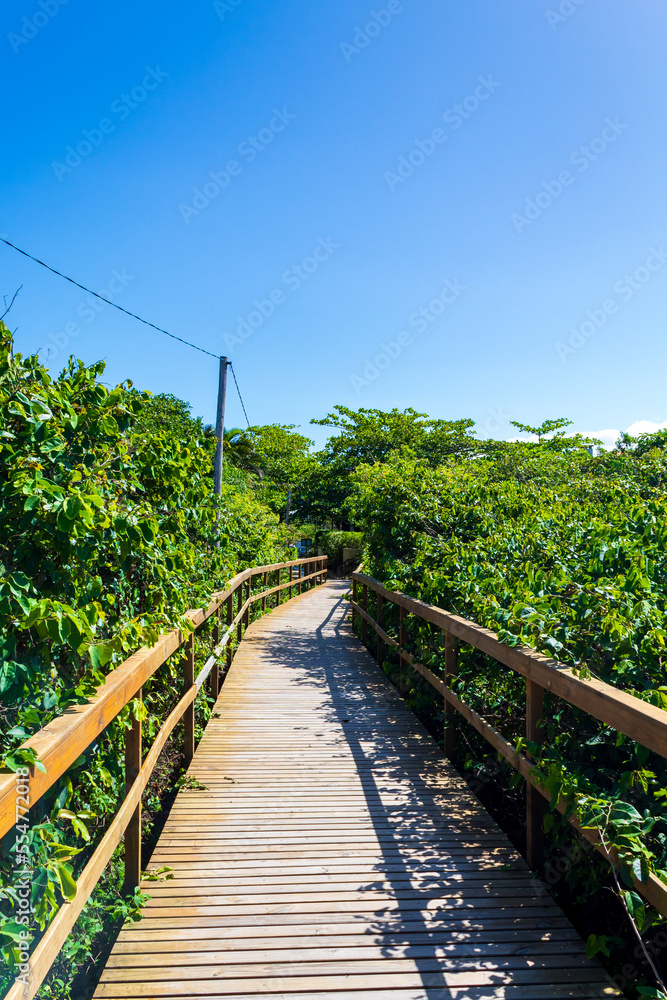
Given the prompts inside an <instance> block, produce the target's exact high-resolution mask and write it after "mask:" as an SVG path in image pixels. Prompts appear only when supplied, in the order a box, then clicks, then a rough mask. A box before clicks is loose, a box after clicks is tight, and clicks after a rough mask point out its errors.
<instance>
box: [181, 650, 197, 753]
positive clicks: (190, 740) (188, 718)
mask: <svg viewBox="0 0 667 1000" xmlns="http://www.w3.org/2000/svg"><path fill="white" fill-rule="evenodd" d="M183 673H184V675H185V677H184V680H185V690H186V692H187V691H189V690H190V688H191V687H192V685H193V684H194V682H195V634H194V632H191V633H190V635H189V636H188V638H187V639H186V641H185V659H184V661H183ZM183 723H184V730H185V731H184V735H183V756H184V757H185V763H186V764H189V763H190V761H191V760H192V758H193V757H194V755H195V703H194V701H193V702H192V704H191V705H188V707H187V708H186V710H185V713H184V715H183Z"/></svg>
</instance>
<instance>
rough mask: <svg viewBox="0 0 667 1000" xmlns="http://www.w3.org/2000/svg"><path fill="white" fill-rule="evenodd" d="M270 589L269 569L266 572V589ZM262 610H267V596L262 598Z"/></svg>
mask: <svg viewBox="0 0 667 1000" xmlns="http://www.w3.org/2000/svg"><path fill="white" fill-rule="evenodd" d="M268 589H269V571H268V569H267V570H266V571H265V572H264V590H268ZM262 611H266V597H263V598H262Z"/></svg>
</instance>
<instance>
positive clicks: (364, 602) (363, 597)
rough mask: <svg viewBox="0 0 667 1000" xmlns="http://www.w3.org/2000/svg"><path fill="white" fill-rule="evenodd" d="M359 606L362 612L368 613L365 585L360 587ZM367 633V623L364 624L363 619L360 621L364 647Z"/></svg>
mask: <svg viewBox="0 0 667 1000" xmlns="http://www.w3.org/2000/svg"><path fill="white" fill-rule="evenodd" d="M361 606H362V608H363V609H364V611H368V587H367V585H366V584H365V583H364V584H362V587H361ZM367 632H368V623H367V622H366V619H365V618H362V619H361V641H362V642H363V644H364V646H365V645H366V635H367Z"/></svg>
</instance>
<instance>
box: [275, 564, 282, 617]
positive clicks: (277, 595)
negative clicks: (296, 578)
mask: <svg viewBox="0 0 667 1000" xmlns="http://www.w3.org/2000/svg"><path fill="white" fill-rule="evenodd" d="M282 575H283V571H282V570H281V569H279V570H278V582H277V583H276V587H279V586H280V579H281V577H282ZM281 593H282V591H280V590H277V591H276V607H277V608H278V607H280V595H281Z"/></svg>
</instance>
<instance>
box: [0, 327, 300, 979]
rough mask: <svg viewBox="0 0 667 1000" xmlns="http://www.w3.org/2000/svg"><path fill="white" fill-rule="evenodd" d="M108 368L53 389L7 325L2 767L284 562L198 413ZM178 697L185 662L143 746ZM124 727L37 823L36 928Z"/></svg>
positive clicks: (0, 543)
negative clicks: (40, 733)
mask: <svg viewBox="0 0 667 1000" xmlns="http://www.w3.org/2000/svg"><path fill="white" fill-rule="evenodd" d="M103 370H104V365H103V364H102V363H99V364H96V365H93V366H92V367H90V368H86V367H85V366H84V365H83V364H82V363H81V362H77V361H74V360H73V359H70V362H69V364H68V366H67V368H66V369H65V370H64V372H63V373H62V374H61V375H60V377H58V378H55V379H54V378H52V377H51V376H50V375H49V373H48V371H47V370H46V368H44V367H43V366H42V365H40V363H39V361H38V359H37V357H30V358H25V359H24V358H22V357H21V355H14V354H13V352H12V342H11V337H10V335H9V332H8V330H7V329H6V327H5V326H4V325H3V324H0V428H1V429H0V469H1V470H2V471H1V473H0V701H1V704H0V721H1V730H2V735H1V737H0V759H1V762H2V764H3V765H4V767H5V769H10V770H16V769H17V768H18V767H20V766H21V765H22V764H24V763H26V761H27V760H28V758H29V757H30V755H29V754H27V755H26V753H25V752H22V751H20V750H18V747H19V745H20V744H21V743H22V742H24V740H25V739H26V738H27V737H28V736H29V735H30V734H32V733H34V732H35V731H36V730H38V729H40V728H41V727H43V726H44V725H46V724H47V723H48V722H49V721H50V720H51V719H53V718H54V717H55V716H57V715H60V714H61V713H62V712H63V711H64V710H65V709H66V708H67V707H68V706H70V705H73V704H76V703H79V702H80V701H81V700H82V699H85V698H87V697H89V696H90V695H92V694H93V693H94V692H95V690H96V688H97V686H98V685H99V683H100V682H101V681H102V680H103V678H104V676H105V675H106V674H107V673H108V672H109V671H110V670H112V669H113V668H114V667H115V666H116V665H117V664H118V663H120V662H121V661H122V660H123V659H125V658H126V657H127V656H128V655H129V654H131V653H132V652H133V651H134V650H135V649H137V647H139V646H141V645H143V644H149V645H150V644H152V643H153V642H154V641H155V639H156V638H157V636H158V635H159V634H160V633H162V632H164V631H166V630H169V629H171V628H173V627H175V626H181V627H184V628H187V626H186V625H185V624H184V618H183V615H184V612H185V611H186V610H187V609H188V608H190V607H199V606H202V605H205V604H206V603H207V602H208V600H209V598H210V595H211V593H212V592H213V591H215V590H217V589H222V588H223V587H224V585H225V583H226V581H227V580H229V579H230V577H232V576H233V575H234V574H235V573H236V572H238V571H239V570H240V569H243V568H245V567H246V566H249V565H257V564H262V563H268V562H273V561H278V560H281V559H283V558H284V557H285V556H286V554H287V552H286V549H285V545H284V541H283V536H282V534H281V532H280V530H279V528H278V525H277V518H276V516H275V515H274V514H273V513H272V512H271V511H270V510H269V509H268V508H267V507H265V506H264V505H263V504H261V503H260V502H259V501H258V500H257V499H256V498H255V497H254V495H253V493H252V492H251V491H250V490H249V489H247V487H246V484H245V482H244V481H243V479H242V477H241V478H239V476H240V474H239V473H235V474H233V475H232V477H231V479H230V477H229V476H228V477H227V479H226V481H225V482H224V483H223V489H222V497H221V498H220V499H219V500H217V499H216V498H214V497H213V496H212V482H213V480H212V466H213V455H214V452H215V438H214V437H212V436H210V435H209V434H207V433H206V432H205V430H204V428H203V427H202V425H201V422H200V421H195V420H192V419H191V418H190V417H189V415H188V412H187V406H185V404H182V403H180V401H178V400H173V398H172V397H157V398H156V397H151V396H150V395H149V394H147V393H140V392H137V391H136V390H134V389H132V387H131V385H129V384H127V385H119V386H116V387H115V388H113V389H108V388H106V387H105V386H104V385H102V384H101V382H100V381H99V379H100V376H101V375H102V372H103ZM218 537H219V540H220V547H219V548H216V544H215V543H216V540H217V538H218ZM177 660H178V658H176V661H177ZM180 685H181V678H180V673H179V670H178V662H170V663H168V664H166V665H165V666H164V667H163V668H161V669H160V671H159V672H158V673H157V674H156V675H155V677H154V678H152V679H151V681H150V682H149V683H148V684H147V685H146V687H145V688H144V696H145V706H144V708H143V709H141V711H142V712H143V713H144V731H145V733H146V737H147V740H148V741H149V742H150V740H151V739H152V738H153V737H154V735H155V733H156V732H157V730H158V728H159V725H160V723H161V721H162V719H163V718H164V716H165V714H166V713H167V711H168V710H169V709H170V707H171V706H172V705H173V703H174V702H175V700H177V698H178V696H179V695H178V692H179V687H180ZM134 710H135V711H138V710H139V705H138V704H136V705H135V706H134ZM128 719H129V708H128V709H126V710H125V711H124V713H123V714H122V715H121V717H119V718H118V719H117V720H116V721H115V722H114V723H113V724H112V725H111V726H110V727H109V728H108V729H107V731H106V732H105V733H104V734H103V735H102V736H101V737H100V738H99V740H97V741H96V742H95V744H94V745H93V746H92V747H91V748H89V750H88V751H87V752H86V753H85V754H84V755H83V756H82V757H81V758H80V759H79V760H78V761H77V762H76V764H75V765H74V767H73V768H71V769H70V771H69V772H68V774H67V775H66V776H65V777H64V778H63V779H62V780H61V781H60V782H58V783H57V784H56V786H55V787H54V788H53V789H52V790H51V791H50V793H49V794H48V795H47V796H45V797H44V799H43V800H42V801H41V802H40V804H39V806H38V807H37V810H34V811H36V812H38V814H39V815H37V816H35V817H34V819H33V823H32V826H31V829H30V832H29V836H28V840H29V843H28V853H29V856H30V859H31V860H30V864H31V866H32V869H33V877H32V884H33V898H32V903H33V905H34V907H35V918H36V921H37V924H38V926H39V927H40V928H41V929H42V930H43V929H44V927H45V926H46V925H47V924H48V922H49V920H50V919H51V917H52V916H53V914H54V913H55V912H56V910H57V908H58V907H59V905H60V904H61V903H62V901H63V899H66V898H67V897H68V894H71V892H72V877H73V873H74V875H75V874H76V867H77V865H78V864H80V862H82V860H83V856H82V857H79V854H80V852H81V850H82V849H84V848H85V849H86V850H88V846H87V845H94V843H95V842H96V840H97V839H98V838H99V833H98V832H97V831H98V829H100V830H101V828H102V827H103V825H104V823H105V817H107V816H108V815H110V814H112V813H114V812H115V811H116V808H117V804H118V801H119V799H120V798H122V795H123V792H124V769H123V733H124V728H125V727H126V726H127V725H128V724H129V722H128ZM11 840H12V835H10V836H8V838H6V842H5V845H4V846H5V851H4V853H3V854H2V855H1V856H0V908H1V910H2V913H0V946H1V947H2V948H3V954H4V957H5V959H6V960H7V961H8V962H9V963H10V964H11V963H12V962H14V961H15V959H16V951H15V950H14V945H15V940H16V937H15V934H13V931H12V927H13V925H12V920H11V914H12V909H13V905H14V903H15V902H16V899H15V898H14V897H13V895H12V889H11V882H12V864H13V856H12V855H10V854H9V853H8V851H9V850H10V849H11V848H12V843H11V842H10V841H11ZM105 891H108V888H107V889H105ZM93 908H94V907H93ZM72 947H74V946H72ZM71 950H72V949H71V948H70V951H71ZM75 950H76V949H75ZM84 950H85V949H84ZM2 975H3V973H2V972H0V985H1V983H2ZM4 975H6V976H10V973H9V972H6V973H4Z"/></svg>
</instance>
